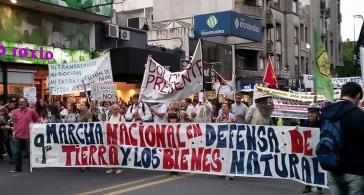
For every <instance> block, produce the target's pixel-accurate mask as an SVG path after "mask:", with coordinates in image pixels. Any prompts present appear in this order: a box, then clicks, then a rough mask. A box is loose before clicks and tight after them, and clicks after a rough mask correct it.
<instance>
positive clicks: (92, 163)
mask: <svg viewBox="0 0 364 195" xmlns="http://www.w3.org/2000/svg"><path fill="white" fill-rule="evenodd" d="M96 151H97V147H96V146H95V145H91V146H90V155H89V159H88V161H89V162H90V164H91V165H97V164H96V161H95V159H94V154H95V153H96Z"/></svg>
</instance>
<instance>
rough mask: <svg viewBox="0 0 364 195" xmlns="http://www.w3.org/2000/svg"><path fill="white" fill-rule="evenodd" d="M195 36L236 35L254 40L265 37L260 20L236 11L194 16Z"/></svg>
mask: <svg viewBox="0 0 364 195" xmlns="http://www.w3.org/2000/svg"><path fill="white" fill-rule="evenodd" d="M194 24H195V25H194V29H195V37H197V38H199V37H213V36H235V37H240V38H244V39H249V40H253V41H261V40H262V37H263V30H262V24H261V21H260V20H257V19H253V18H250V17H248V16H246V15H243V14H239V13H237V12H234V11H224V12H217V13H210V14H203V15H198V16H195V17H194Z"/></svg>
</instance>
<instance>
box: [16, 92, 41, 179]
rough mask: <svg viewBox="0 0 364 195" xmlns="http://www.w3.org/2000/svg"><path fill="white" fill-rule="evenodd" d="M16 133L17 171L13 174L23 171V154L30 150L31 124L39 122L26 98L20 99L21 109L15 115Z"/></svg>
mask: <svg viewBox="0 0 364 195" xmlns="http://www.w3.org/2000/svg"><path fill="white" fill-rule="evenodd" d="M13 121H14V132H13V140H14V142H15V154H14V161H15V170H14V171H11V172H21V171H22V152H23V151H24V150H26V149H27V148H28V143H29V137H30V127H29V126H30V124H31V123H36V122H38V121H39V116H38V114H37V113H36V112H35V111H34V110H33V109H30V108H28V101H27V99H26V98H23V97H22V98H20V99H19V108H18V109H16V110H15V111H14V113H13Z"/></svg>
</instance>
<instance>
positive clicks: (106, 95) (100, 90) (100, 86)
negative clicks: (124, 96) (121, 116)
mask: <svg viewBox="0 0 364 195" xmlns="http://www.w3.org/2000/svg"><path fill="white" fill-rule="evenodd" d="M91 99H92V100H98V101H116V84H113V83H92V84H91Z"/></svg>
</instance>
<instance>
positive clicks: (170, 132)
mask: <svg viewBox="0 0 364 195" xmlns="http://www.w3.org/2000/svg"><path fill="white" fill-rule="evenodd" d="M167 140H168V145H167V147H168V148H177V145H176V141H175V140H174V128H173V126H172V125H169V126H168V130H167Z"/></svg>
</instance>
